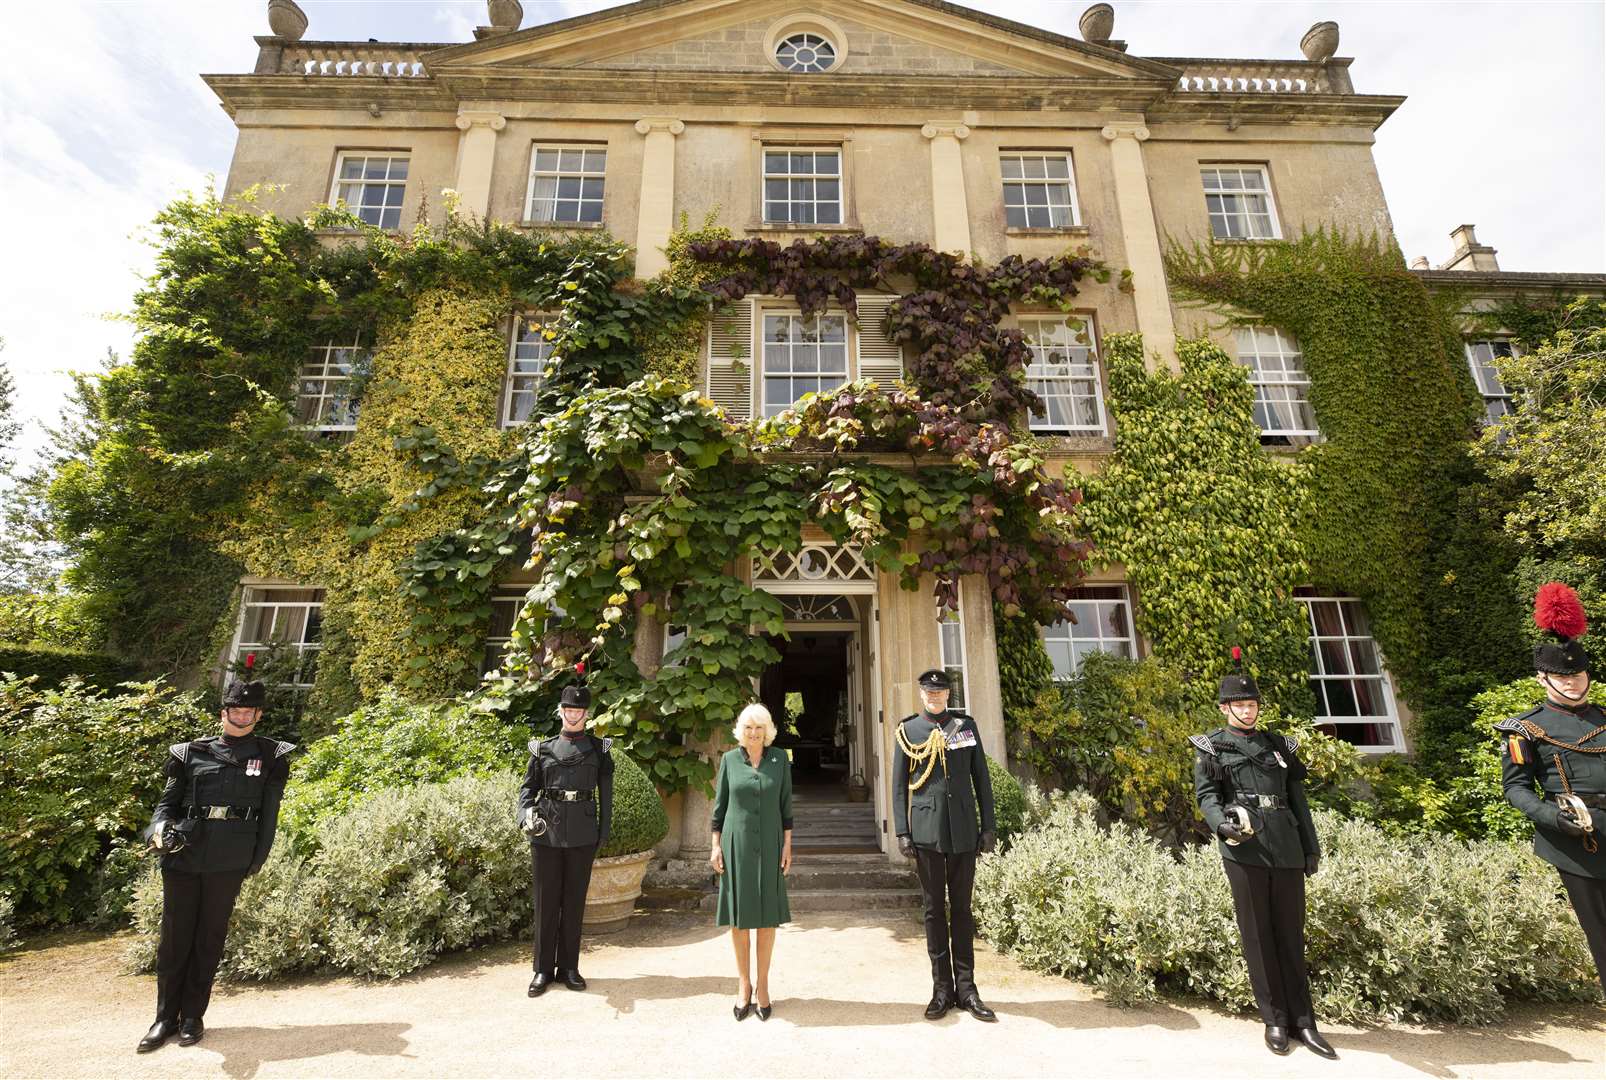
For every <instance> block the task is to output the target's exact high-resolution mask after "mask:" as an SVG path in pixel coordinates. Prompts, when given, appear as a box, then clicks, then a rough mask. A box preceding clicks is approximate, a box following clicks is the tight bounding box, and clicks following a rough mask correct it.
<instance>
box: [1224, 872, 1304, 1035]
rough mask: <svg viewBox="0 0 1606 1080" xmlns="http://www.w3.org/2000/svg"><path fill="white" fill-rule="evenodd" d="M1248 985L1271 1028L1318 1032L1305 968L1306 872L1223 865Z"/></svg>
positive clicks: (1263, 1018)
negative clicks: (1241, 939) (1236, 923)
mask: <svg viewBox="0 0 1606 1080" xmlns="http://www.w3.org/2000/svg"><path fill="white" fill-rule="evenodd" d="M1222 864H1223V865H1224V866H1225V867H1226V869H1227V884H1228V885H1230V886H1231V887H1232V905H1233V907H1234V908H1235V909H1237V912H1238V933H1239V935H1240V936H1241V937H1242V938H1243V945H1244V960H1246V961H1247V962H1248V964H1249V985H1250V986H1252V987H1253V988H1254V991H1255V1005H1256V1006H1257V1007H1258V1008H1259V1009H1260V1019H1261V1021H1262V1022H1263V1023H1265V1024H1266V1025H1268V1026H1276V1027H1283V1028H1288V1027H1292V1028H1305V1027H1315V1026H1316V1020H1315V1017H1314V1016H1312V1015H1311V1012H1312V1010H1311V1004H1310V973H1309V972H1308V971H1307V970H1306V968H1305V872H1304V871H1303V870H1280V869H1274V868H1272V867H1266V866H1249V865H1247V864H1245V863H1240V862H1234V861H1233V860H1231V859H1223V860H1222Z"/></svg>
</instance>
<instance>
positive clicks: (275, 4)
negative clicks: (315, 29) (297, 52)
mask: <svg viewBox="0 0 1606 1080" xmlns="http://www.w3.org/2000/svg"><path fill="white" fill-rule="evenodd" d="M268 27H269V29H271V30H272V31H273V35H274V37H282V38H284V39H285V40H286V41H300V40H301V35H302V34H305V33H306V32H307V13H306V12H305V11H302V10H301V8H300V7H298V6H297V5H296V2H295V0H268Z"/></svg>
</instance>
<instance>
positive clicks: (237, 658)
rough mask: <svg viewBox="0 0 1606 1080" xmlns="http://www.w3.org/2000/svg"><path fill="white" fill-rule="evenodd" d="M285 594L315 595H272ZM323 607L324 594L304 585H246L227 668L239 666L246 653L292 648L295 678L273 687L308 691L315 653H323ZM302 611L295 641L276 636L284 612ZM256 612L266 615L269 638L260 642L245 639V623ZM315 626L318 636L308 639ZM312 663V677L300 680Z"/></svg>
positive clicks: (311, 679) (315, 658)
mask: <svg viewBox="0 0 1606 1080" xmlns="http://www.w3.org/2000/svg"><path fill="white" fill-rule="evenodd" d="M276 592H277V593H284V592H297V593H304V592H311V593H314V594H315V595H316V599H313V600H274V599H272V598H271V596H272V594H273V593H276ZM323 604H324V591H323V590H322V589H319V588H314V587H311V586H307V585H291V584H288V583H278V584H261V585H247V586H245V587H244V592H243V593H242V595H241V597H240V617H239V619H238V621H237V622H236V623H235V625H234V644H233V646H232V647H231V648H230V649H229V666H230V667H231V668H233V667H238V666H239V664H240V663H241V662H242V660H243V658H244V656H245V654H247V653H259V652H267V651H269V650H271V649H273V648H275V647H279V648H284V647H286V646H288V647H291V648H294V650H295V653H296V678H295V680H294V681H292V682H287V683H279V684H276V685H280V686H288V687H291V688H292V689H295V690H309V689H311V688H312V683H313V680H315V679H316V678H317V660H318V654H319V653H320V652H322V651H323V634H322V628H323ZM297 611H299V612H301V631H300V634H299V635H298V637H297V640H294V641H291V640H290V639H289V638H279V637H275V636H274V634H275V632H276V631H277V630H278V627H279V624H280V619H281V616H282V615H284V614H286V613H293V612H297ZM255 612H269V613H270V614H268V617H267V619H268V621H267V625H268V628H269V629H268V635H267V639H266V640H263V641H254V640H252V641H248V640H246V636H245V631H246V624H247V622H249V621H250V620H251V617H252V614H253V613H255ZM314 625H316V626H317V627H318V630H319V633H318V636H317V637H315V638H311V639H309V638H308V637H307V630H308V628H309V627H312V626H314ZM309 657H310V658H311V661H312V665H311V666H312V677H311V678H309V679H305V681H303V676H305V675H306V673H307V668H308V664H307V660H308V658H309Z"/></svg>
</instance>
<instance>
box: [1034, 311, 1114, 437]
mask: <svg viewBox="0 0 1606 1080" xmlns="http://www.w3.org/2000/svg"><path fill="white" fill-rule="evenodd" d="M1015 323H1016V325H1017V327H1019V329H1020V331H1021V336H1022V337H1023V338H1024V339H1025V342H1026V348H1027V349H1028V350H1030V352H1031V354H1032V359H1031V360H1030V361H1029V362H1028V363H1027V365H1026V382H1027V385H1028V386H1030V387H1031V389H1033V390H1034V391H1036V392H1037V395H1038V396H1039V397H1041V398H1043V399H1044V402H1045V404H1046V403H1047V402H1048V401H1049V400H1050V397H1051V395H1050V394H1048V393H1044V391H1045V390H1051V389H1053V388H1054V386H1055V385H1058V386H1060V387H1062V388H1063V392H1058V393H1054V394H1053V395H1052V398H1053V399H1054V400H1058V401H1063V402H1066V403H1067V407H1068V408H1071V409H1072V412H1073V413H1074V411H1075V410H1074V407H1073V404H1074V403H1075V402H1091V403H1092V406H1093V412H1094V415H1095V417H1096V422H1095V423H1091V424H1054V423H1050V422H1049V414H1048V413H1047V412H1046V411H1045V412H1043V413H1041V414H1039V413H1036V412H1034V413H1032V414H1031V415H1030V416H1028V418H1027V427H1028V428H1029V429H1030V430H1032V431H1038V432H1043V433H1045V434H1059V435H1104V434H1107V433H1108V431H1109V428H1108V420H1107V419H1106V417H1107V413H1106V412H1105V409H1104V373H1103V369H1102V365H1100V363H1099V354H1098V345H1097V341H1096V339H1095V338H1094V336H1093V320H1092V318H1091V317H1089V316H1085V315H1068V314H1064V313H1025V314H1022V315H1018V316H1016V318H1015ZM1077 323H1080V324H1081V328H1080V330H1078V329H1077V328H1076V325H1075V324H1077ZM1045 326H1054V328H1055V329H1056V330H1057V329H1059V328H1061V327H1063V328H1064V329H1065V330H1066V331H1067V332H1068V334H1069V337H1070V340H1069V341H1068V342H1065V343H1060V342H1050V343H1043V342H1041V341H1040V340H1038V339H1036V338H1034V334H1035V333H1037V332H1038V331H1040V330H1041V329H1042V328H1043V327H1045ZM1079 338H1086V339H1087V344H1085V345H1084V344H1082V343H1081V341H1080V340H1079ZM1061 350H1063V351H1064V352H1065V353H1066V354H1068V359H1069V362H1068V363H1050V362H1049V359H1050V358H1051V357H1052V355H1053V354H1054V353H1055V352H1058V351H1061ZM1089 382H1091V383H1092V385H1093V392H1092V394H1087V393H1085V392H1077V390H1076V384H1078V383H1082V384H1086V383H1089Z"/></svg>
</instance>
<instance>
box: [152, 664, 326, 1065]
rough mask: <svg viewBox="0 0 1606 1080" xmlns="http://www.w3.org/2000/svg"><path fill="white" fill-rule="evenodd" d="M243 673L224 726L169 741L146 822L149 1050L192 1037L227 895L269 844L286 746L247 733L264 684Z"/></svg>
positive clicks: (229, 695)
mask: <svg viewBox="0 0 1606 1080" xmlns="http://www.w3.org/2000/svg"><path fill="white" fill-rule="evenodd" d="M254 660H255V656H254V655H252V656H248V657H246V671H245V678H244V679H235V680H232V681H231V682H230V683H229V685H228V688H227V689H226V690H225V691H224V693H223V708H222V711H221V718H222V722H223V733H222V734H221V735H215V736H211V737H209V738H204V739H195V740H193V741H191V742H182V743H178V744H177V745H175V746H173V747H171V748H170V749H169V751H168V755H167V759H166V762H165V766H164V767H165V775H166V781H167V782H166V785H165V786H164V787H163V789H162V796H161V798H160V799H159V800H158V801H157V804H156V812H155V814H153V815H152V817H151V827H150V829H149V830H148V831H147V835H148V836H149V838H150V842H151V845H152V846H153V847H155V848H156V849H157V850H158V851H160V852H161V853H162V856H161V859H162V929H161V939H160V942H159V944H158V945H157V947H156V1022H155V1023H154V1024H152V1025H151V1029H150V1030H149V1031H147V1032H146V1033H145V1037H144V1038H143V1039H141V1040H140V1041H139V1047H138V1050H139V1052H140V1053H142V1054H145V1053H149V1052H150V1051H152V1050H155V1049H156V1048H157V1047H159V1046H161V1045H162V1044H163V1043H165V1042H166V1041H167V1040H168V1039H170V1038H172V1037H173V1035H174V1034H177V1035H178V1042H179V1045H180V1046H191V1045H193V1044H195V1043H197V1042H200V1041H201V1036H202V1034H203V1033H204V1032H205V1030H206V1026H205V1024H204V1023H202V1019H201V1018H202V1017H203V1016H205V1015H206V1006H207V1002H208V1001H209V1000H210V999H211V996H212V980H213V978H214V977H215V976H216V975H217V968H218V964H219V962H221V961H222V959H223V941H224V937H225V935H226V934H227V933H228V929H229V916H230V915H231V914H232V913H233V911H234V900H235V897H236V896H238V895H239V892H240V886H241V884H242V883H243V882H244V881H245V879H246V878H247V877H248V876H249V875H251V874H254V873H256V872H257V871H258V870H260V869H262V864H263V863H265V862H267V860H268V852H269V851H271V850H272V849H273V835H274V831H275V829H276V828H277V827H278V823H279V802H280V800H281V799H282V798H283V797H284V785H285V781H286V780H288V779H289V775H290V765H289V761H288V759H287V758H286V755H287V754H289V753H290V751H291V750H294V749H295V747H294V746H293V745H291V744H290V743H287V742H280V741H278V740H276V739H268V738H263V737H262V736H260V735H256V734H253V732H254V730H255V728H256V725H257V721H259V720H260V719H261V718H262V704H263V699H264V696H265V695H264V691H263V686H262V684H261V683H260V682H255V681H253V680H252V679H251V666H252V662H253V661H254Z"/></svg>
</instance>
